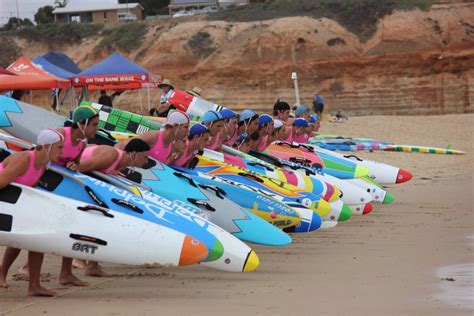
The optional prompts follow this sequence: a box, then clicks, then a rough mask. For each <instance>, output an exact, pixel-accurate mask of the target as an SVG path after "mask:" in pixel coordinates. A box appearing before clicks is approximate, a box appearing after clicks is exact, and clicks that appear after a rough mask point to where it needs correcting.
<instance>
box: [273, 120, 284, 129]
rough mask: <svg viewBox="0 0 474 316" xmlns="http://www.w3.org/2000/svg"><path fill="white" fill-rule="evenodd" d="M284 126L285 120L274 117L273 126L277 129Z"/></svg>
mask: <svg viewBox="0 0 474 316" xmlns="http://www.w3.org/2000/svg"><path fill="white" fill-rule="evenodd" d="M282 126H283V122H282V121H281V120H279V119H274V120H273V127H274V128H275V129H279V128H280V127H282Z"/></svg>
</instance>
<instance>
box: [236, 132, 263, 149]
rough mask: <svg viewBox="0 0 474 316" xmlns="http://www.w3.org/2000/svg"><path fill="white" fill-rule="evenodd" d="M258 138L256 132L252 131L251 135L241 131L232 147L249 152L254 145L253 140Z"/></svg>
mask: <svg viewBox="0 0 474 316" xmlns="http://www.w3.org/2000/svg"><path fill="white" fill-rule="evenodd" d="M257 140H258V133H257V132H253V133H252V134H251V135H249V134H247V133H243V134H241V135H240V137H239V139H237V141H236V142H235V144H234V148H235V149H237V150H240V151H241V152H243V153H249V152H250V150H252V148H254V147H255V142H256V141H257Z"/></svg>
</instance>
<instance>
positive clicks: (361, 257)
mask: <svg viewBox="0 0 474 316" xmlns="http://www.w3.org/2000/svg"><path fill="white" fill-rule="evenodd" d="M473 123H474V115H447V116H431V117H389V116H375V117H358V118H351V119H350V120H349V121H348V122H346V123H343V124H330V123H323V131H324V132H327V133H337V134H341V135H353V136H360V137H364V136H367V137H376V138H386V139H389V140H392V141H395V142H399V143H407V144H420V145H421V144H423V145H431V146H437V147H444V146H446V145H447V144H451V145H452V146H453V148H454V149H460V150H465V151H468V154H467V155H464V156H444V155H427V154H409V153H390V152H375V153H366V152H364V153H361V154H360V155H361V156H363V157H367V158H372V159H375V160H379V161H382V162H387V163H390V164H394V165H397V166H399V167H402V168H405V169H407V170H409V171H411V172H413V174H414V179H413V180H412V181H411V182H408V183H406V184H402V185H397V186H392V187H390V188H389V190H390V192H392V193H393V194H394V195H395V197H396V201H395V202H394V203H393V204H390V205H380V204H375V208H374V211H373V212H372V213H371V214H369V215H367V216H360V217H353V218H352V219H351V220H350V221H348V222H346V223H341V224H340V225H338V226H337V227H335V228H332V229H328V230H324V231H318V232H314V233H311V234H305V235H298V236H293V237H294V243H293V244H292V245H290V246H288V247H282V248H270V247H263V246H254V249H255V250H256V251H257V253H258V255H259V256H260V259H261V266H260V268H259V270H258V271H257V272H254V273H249V274H232V273H225V272H219V271H213V270H209V269H206V268H204V267H200V266H193V267H187V268H180V269H142V268H141V267H128V266H120V265H110V264H105V265H104V266H105V268H106V270H107V271H108V272H109V273H113V274H115V275H116V276H114V277H111V278H104V279H97V278H87V277H84V280H87V281H89V282H91V284H92V285H91V286H89V287H86V288H75V287H61V286H59V285H58V283H57V276H58V272H59V264H60V259H59V258H57V257H54V256H49V255H48V256H47V257H46V262H45V264H44V269H43V272H44V273H50V275H49V276H48V275H46V280H49V282H45V283H44V285H45V286H46V287H49V288H52V289H55V290H57V291H58V292H59V293H60V295H61V296H60V297H57V298H52V299H51V298H26V297H25V295H26V287H27V283H26V282H25V281H21V280H18V281H15V280H12V277H11V275H10V278H9V283H10V288H9V289H7V290H5V289H0V314H1V313H9V312H10V313H9V314H11V315H38V314H45V315H63V314H65V313H67V314H69V315H84V314H88V315H156V314H179V315H190V314H193V315H209V314H224V313H225V314H228V315H229V314H230V315H241V314H252V315H256V314H259V315H260V314H261V315H270V314H271V315H275V314H285V315H289V314H300V315H314V314H318V315H472V313H473V310H472V309H469V304H468V303H469V302H468V303H466V302H465V301H460V300H458V301H456V302H454V301H453V300H451V301H450V298H449V295H452V293H454V292H452V290H451V292H450V289H449V287H453V286H455V285H456V282H459V281H460V280H459V281H458V279H456V278H457V276H455V274H456V272H453V270H452V269H451V270H450V269H447V268H446V267H449V266H453V265H468V264H471V266H472V264H473V263H474V253H473V240H472V239H469V236H472V235H474V216H473V213H472V212H473V199H474V198H473V196H474V194H473V193H474V186H473V175H474V160H473V158H472V153H473V148H472V143H473V139H474V138H473V136H474V135H473V128H474V124H473ZM0 251H1V252H3V248H1V249H0ZM25 254H26V252H25V253H22V255H21V260H17V262H16V263H15V265H14V267H13V269H12V273H11V274H13V273H14V272H16V269H17V268H18V267H19V266H20V264H22V263H23V262H24V258H25ZM464 267H466V266H464ZM467 267H469V266H467ZM468 270H469V268H468ZM75 272H76V273H77V274H78V275H82V271H81V270H75ZM443 273H444V274H443ZM446 273H447V274H446ZM450 274H453V275H452V276H451V275H450ZM451 277H452V278H454V281H450V280H448V279H450V278H451ZM467 282H468V285H469V277H468V281H467ZM470 285H471V286H472V278H471V284H470ZM462 287H466V283H465V281H463V282H462V284H461V283H460V286H459V287H456V289H457V290H459V288H462ZM446 289H447V290H446ZM468 289H469V287H468ZM471 289H472V287H471ZM449 293H451V294H449ZM458 293H459V292H458ZM461 293H465V291H463V292H461ZM471 308H472V307H471Z"/></svg>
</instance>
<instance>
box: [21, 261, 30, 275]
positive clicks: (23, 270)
mask: <svg viewBox="0 0 474 316" xmlns="http://www.w3.org/2000/svg"><path fill="white" fill-rule="evenodd" d="M29 269H30V267H29V265H28V261H26V262H25V264H24V265H23V266H21V268H20V269H18V273H20V274H26V275H28V274H30V270H29Z"/></svg>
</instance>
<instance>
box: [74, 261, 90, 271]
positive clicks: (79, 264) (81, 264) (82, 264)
mask: <svg viewBox="0 0 474 316" xmlns="http://www.w3.org/2000/svg"><path fill="white" fill-rule="evenodd" d="M72 266H73V267H74V268H78V269H86V268H87V261H86V260H81V259H74V260H73V261H72Z"/></svg>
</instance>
